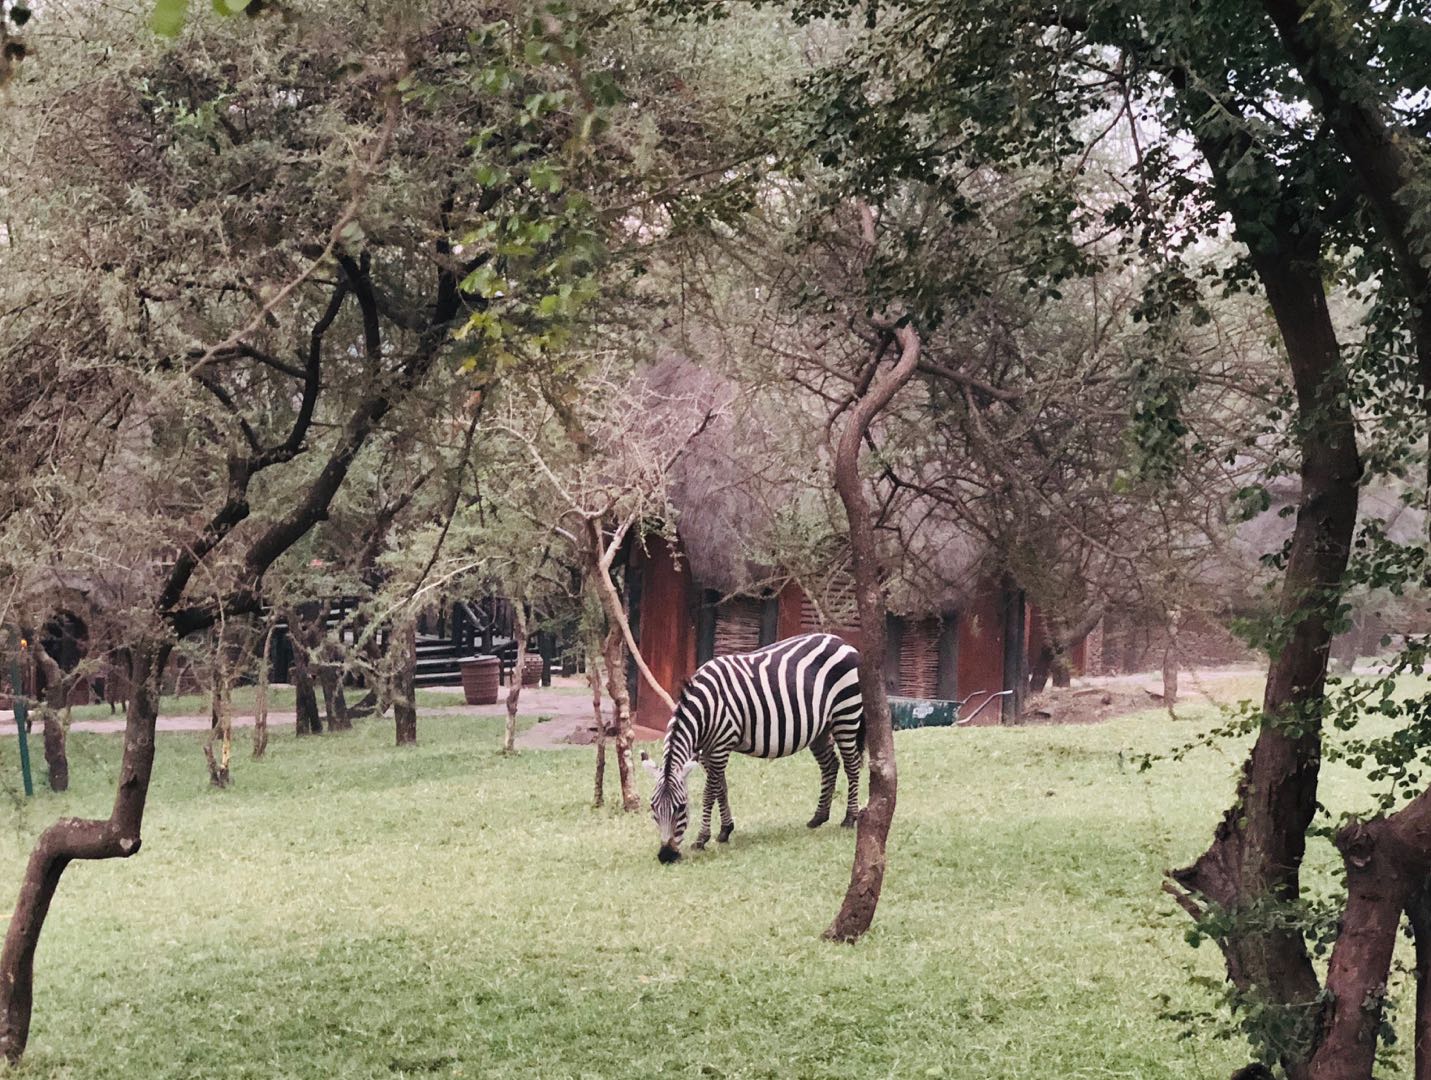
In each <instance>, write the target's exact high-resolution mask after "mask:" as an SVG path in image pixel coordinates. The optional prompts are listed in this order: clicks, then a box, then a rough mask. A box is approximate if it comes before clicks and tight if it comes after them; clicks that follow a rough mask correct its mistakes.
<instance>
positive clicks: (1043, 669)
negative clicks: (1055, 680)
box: [1029, 645, 1053, 694]
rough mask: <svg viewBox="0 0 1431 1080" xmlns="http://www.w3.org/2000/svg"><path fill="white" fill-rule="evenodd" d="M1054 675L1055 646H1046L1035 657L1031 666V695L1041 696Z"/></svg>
mask: <svg viewBox="0 0 1431 1080" xmlns="http://www.w3.org/2000/svg"><path fill="white" fill-rule="evenodd" d="M1052 674H1053V646H1051V645H1045V646H1043V647H1042V648H1041V649H1039V651H1038V652H1037V653H1036V654H1035V655H1034V658H1033V663H1032V664H1030V665H1029V693H1031V694H1041V693H1043V691H1044V690H1045V689H1046V688H1047V686H1048V679H1049V676H1050V675H1052Z"/></svg>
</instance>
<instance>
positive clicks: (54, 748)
mask: <svg viewBox="0 0 1431 1080" xmlns="http://www.w3.org/2000/svg"><path fill="white" fill-rule="evenodd" d="M31 654H32V655H33V656H34V658H35V663H36V665H37V666H38V667H39V668H40V670H41V671H42V672H43V673H44V676H45V697H44V700H43V701H41V702H39V705H40V725H41V730H42V731H43V732H44V737H45V766H46V769H47V770H48V773H49V784H50V790H51V791H68V790H69V789H70V759H69V753H68V748H67V747H66V731H65V720H64V714H65V711H66V708H67V705H68V701H69V680H68V679H67V678H66V677H65V672H64V670H63V669H61V667H60V665H59V663H58V662H57V661H56V660H55V658H54V657H53V656H51V655H50V652H49V650H48V649H46V648H45V646H44V645H43V644H39V645H37V646H36V647H35V648H34V649H32V650H31Z"/></svg>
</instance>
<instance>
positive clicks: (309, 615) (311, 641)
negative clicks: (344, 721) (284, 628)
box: [287, 602, 327, 735]
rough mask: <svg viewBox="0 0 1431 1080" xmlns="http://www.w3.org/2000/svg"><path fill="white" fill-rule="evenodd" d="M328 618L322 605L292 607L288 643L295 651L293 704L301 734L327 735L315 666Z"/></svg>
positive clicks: (311, 604) (289, 616)
mask: <svg viewBox="0 0 1431 1080" xmlns="http://www.w3.org/2000/svg"><path fill="white" fill-rule="evenodd" d="M326 621H327V611H326V609H325V608H324V607H323V606H322V605H321V604H316V603H312V602H309V603H303V604H299V605H297V606H295V607H292V608H290V609H289V610H288V616H287V622H288V643H289V645H290V646H291V647H292V650H293V665H292V679H293V697H294V702H293V704H294V712H295V713H296V722H297V731H298V734H299V735H321V734H323V717H322V714H321V713H320V712H319V711H318V694H317V691H316V688H315V686H314V678H313V675H314V672H313V668H314V664H315V661H316V659H317V649H318V645H319V644H320V642H321V641H322V630H321V629H320V628H321V627H322V625H323V624H324V623H325V622H326Z"/></svg>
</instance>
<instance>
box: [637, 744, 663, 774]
mask: <svg viewBox="0 0 1431 1080" xmlns="http://www.w3.org/2000/svg"><path fill="white" fill-rule="evenodd" d="M641 764H642V766H644V767H645V769H646V771H647V772H648V773H650V774H651V775H652V776H660V775H661V767H660V766H659V765H657V764H656V763H655V762H654V761H652V760H651V755H650V754H648V753H646V751H644V750H642V751H641Z"/></svg>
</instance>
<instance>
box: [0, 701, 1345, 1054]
mask: <svg viewBox="0 0 1431 1080" xmlns="http://www.w3.org/2000/svg"><path fill="white" fill-rule="evenodd" d="M1193 726H1194V724H1193V723H1191V722H1184V723H1177V724H1173V723H1171V722H1169V721H1168V720H1167V719H1166V717H1165V716H1163V715H1161V714H1147V715H1145V716H1142V717H1135V718H1129V719H1125V720H1120V721H1117V722H1114V723H1110V724H1107V725H1103V726H1097V727H1062V728H1059V727H1033V728H1023V729H982V730H960V731H953V730H947V729H946V730H929V731H917V732H907V733H901V734H900V735H899V736H898V740H897V743H898V754H899V768H900V798H899V811H898V816H897V821H896V825H895V831H894V834H893V838H892V841H891V854H890V868H889V875H888V878H887V881H886V886H885V894H884V899H883V902H882V904H881V906H880V911H879V916H878V919H877V922H876V928H875V930H874V932H873V933H872V934H871V935H870V936H869V937H867V938H866V939H865V940H864V941H863V942H861V943H860V944H858V945H856V946H853V947H850V946H836V945H831V944H827V943H825V942H823V941H821V940H820V937H819V935H820V931H821V930H822V929H824V927H825V926H826V925H827V923H828V922H829V919H830V917H831V915H832V914H833V913H834V910H835V908H836V906H837V905H838V901H839V898H840V896H841V895H842V893H843V889H844V886H845V883H846V881H847V878H848V871H849V857H850V852H851V848H852V842H853V834H852V833H850V832H847V831H844V830H840V829H837V828H833V827H826V828H825V829H822V830H820V831H819V832H816V833H810V832H809V831H808V830H806V829H805V828H804V826H803V822H804V820H805V819H806V818H807V817H808V816H809V814H810V811H811V809H812V808H813V803H814V796H815V789H816V779H817V772H816V768H815V765H814V762H813V760H812V759H810V758H809V757H808V755H805V756H802V757H801V758H798V759H796V760H793V761H782V762H775V763H763V762H755V761H750V760H748V759H744V758H738V759H737V760H736V761H734V762H733V763H732V767H731V791H732V799H733V804H734V809H735V813H736V826H737V827H736V832H735V837H734V840H733V842H732V843H731V845H730V846H729V847H726V848H716V847H715V846H714V845H713V846H712V850H711V851H709V852H706V853H694V854H692V855H691V856H689V857H688V858H686V859H685V860H684V861H683V862H681V863H680V864H677V865H675V866H673V867H664V866H661V865H659V864H658V863H657V861H656V858H655V854H656V838H655V831H654V828H653V827H652V826H651V824H650V822H649V819H648V818H647V816H646V815H645V814H644V813H642V814H641V815H639V816H637V815H631V816H623V815H621V814H619V813H617V812H615V811H613V810H610V809H607V810H601V811H594V810H592V809H590V807H589V806H588V803H589V800H590V773H591V764H592V756H591V753H590V751H577V750H558V751H547V752H527V753H523V754H521V755H520V756H518V757H515V758H504V757H501V756H500V755H498V754H497V753H495V752H494V749H495V747H496V745H497V740H498V730H499V727H498V721H496V720H490V721H486V720H484V721H476V720H470V719H460V718H452V717H444V718H441V719H424V720H423V721H422V724H421V729H420V737H421V740H422V744H421V746H419V747H418V748H416V749H415V750H407V751H398V750H396V749H394V748H393V747H392V746H390V745H389V744H390V742H391V738H392V736H391V729H390V726H389V725H388V724H387V723H382V722H374V721H368V722H365V723H364V724H363V725H361V726H360V729H359V730H358V731H357V732H355V733H353V734H352V735H346V736H336V737H334V736H328V735H325V736H322V737H321V738H312V739H307V740H304V741H302V742H299V741H297V740H295V739H294V738H293V737H292V736H291V735H284V734H279V735H276V736H275V738H274V742H273V745H272V747H271V750H270V758H269V760H267V761H265V762H260V763H254V762H252V761H250V760H249V759H248V758H247V756H246V754H247V749H248V744H247V741H246V740H247V733H242V734H241V737H240V742H239V745H238V747H237V750H238V751H239V753H238V754H237V756H236V786H235V787H234V788H233V789H232V790H229V791H226V792H217V791H211V790H209V789H208V787H207V786H206V782H205V771H204V766H203V760H202V757H201V754H200V750H199V741H198V737H197V736H191V735H184V734H172V735H161V736H160V747H159V760H158V766H157V769H156V774H155V782H154V789H153V793H152V795H151V799H150V810H149V814H148V818H147V821H146V824H145V836H144V848H143V851H142V852H141V853H140V854H139V855H138V856H137V857H136V858H134V859H132V860H129V861H127V862H122V863H121V862H112V863H104V864H89V865H83V864H79V865H75V866H73V867H72V868H71V869H70V871H69V872H68V874H67V875H66V877H65V880H64V882H63V884H62V886H61V889H60V894H59V897H58V899H57V901H56V903H55V906H54V908H53V910H52V913H51V916H50V921H49V925H48V927H47V929H46V931H45V937H44V940H43V941H42V943H41V946H40V952H39V958H38V963H37V974H36V994H37V1003H36V1010H35V1024H34V1032H33V1039H32V1042H31V1049H30V1054H29V1057H28V1058H27V1060H26V1064H25V1066H24V1067H23V1068H22V1069H21V1070H20V1073H19V1074H18V1075H21V1076H23V1077H65V1078H72V1080H73V1078H88V1077H126V1078H156V1077H253V1078H273V1077H314V1078H319V1077H322V1078H328V1077H344V1078H349V1077H385V1078H387V1077H452V1076H466V1077H655V1076H673V1077H771V1078H775V1077H781V1078H785V1077H909V1076H913V1077H923V1076H945V1077H979V1078H982V1077H999V1078H1009V1080H1013V1078H1019V1080H1025V1078H1027V1077H1030V1076H1038V1077H1041V1078H1063V1077H1080V1078H1086V1077H1135V1078H1144V1080H1150V1078H1159V1077H1167V1078H1178V1080H1189V1078H1196V1077H1209V1078H1211V1077H1217V1078H1221V1077H1225V1076H1227V1075H1228V1073H1229V1071H1230V1070H1231V1069H1232V1068H1233V1067H1234V1066H1235V1065H1237V1064H1241V1063H1245V1062H1246V1060H1247V1058H1246V1056H1245V1052H1242V1051H1241V1050H1240V1048H1239V1047H1238V1046H1237V1045H1236V1044H1235V1043H1229V1042H1226V1041H1221V1040H1218V1039H1216V1038H1214V1037H1213V1036H1212V1035H1211V1033H1210V1032H1208V1031H1207V1030H1205V1029H1198V1030H1196V1031H1194V1032H1193V1033H1192V1034H1190V1035H1188V1034H1186V1033H1185V1026H1186V1025H1183V1024H1180V1023H1176V1022H1173V1021H1171V1020H1168V1019H1165V1018H1164V1014H1165V1013H1167V1012H1168V1011H1173V1010H1193V1011H1197V1010H1203V1009H1207V1008H1209V1007H1210V1005H1211V997H1210V995H1209V993H1208V992H1207V991H1206V990H1201V989H1197V988H1196V987H1195V986H1193V985H1192V984H1190V982H1189V976H1190V975H1193V974H1201V975H1211V976H1215V975H1217V974H1218V971H1219V968H1218V964H1217V957H1216V956H1215V954H1214V950H1212V949H1210V948H1206V947H1205V948H1203V949H1201V950H1198V951H1193V950H1190V949H1189V948H1188V947H1187V946H1186V945H1185V944H1184V942H1183V940H1182V935H1183V932H1184V930H1185V928H1186V920H1185V919H1184V917H1183V916H1182V915H1181V914H1180V913H1178V912H1176V911H1175V909H1174V908H1173V906H1172V904H1171V902H1170V901H1169V900H1168V898H1167V897H1165V896H1162V895H1161V894H1160V893H1159V891H1158V885H1159V881H1160V874H1161V871H1162V870H1163V868H1164V867H1167V866H1169V865H1178V864H1181V863H1183V862H1185V861H1187V860H1188V859H1190V858H1191V857H1192V856H1194V855H1195V854H1196V853H1197V852H1198V851H1200V850H1201V848H1202V846H1203V845H1204V843H1205V842H1206V840H1207V838H1208V836H1209V834H1210V830H1211V828H1212V825H1213V823H1214V822H1215V820H1216V818H1217V816H1218V814H1219V812H1220V811H1221V809H1222V808H1223V806H1224V805H1225V804H1226V802H1227V801H1228V798H1229V795H1230V791H1231V776H1232V772H1233V769H1234V765H1235V761H1236V758H1237V756H1238V755H1237V754H1236V753H1234V752H1230V753H1229V754H1227V755H1225V756H1224V755H1220V754H1218V753H1216V752H1211V751H1204V752H1199V753H1197V754H1194V755H1193V756H1192V758H1190V759H1189V760H1188V761H1186V762H1184V763H1182V764H1180V765H1176V766H1174V765H1163V766H1159V767H1158V768H1156V769H1154V770H1153V771H1152V772H1148V773H1139V772H1138V771H1137V769H1136V767H1135V766H1134V765H1133V764H1132V762H1131V761H1130V759H1129V755H1130V754H1131V753H1133V752H1136V751H1142V750H1148V749H1157V748H1160V747H1169V746H1171V745H1173V744H1174V743H1176V742H1179V741H1181V740H1182V739H1184V738H1186V736H1187V734H1188V732H1189V731H1190V729H1191V728H1192V727H1193ZM72 744H73V755H72V757H73V768H74V780H73V783H74V790H73V791H72V792H71V793H70V794H69V795H67V796H65V797H56V796H53V795H43V796H40V797H37V798H36V799H35V800H33V801H32V802H31V803H29V804H27V805H25V806H24V807H23V808H22V809H19V810H16V811H14V812H13V815H12V822H11V826H10V828H9V829H8V830H5V831H4V833H3V835H2V836H0V867H3V873H4V877H3V881H0V896H3V903H4V904H5V905H6V910H8V904H9V903H10V898H11V897H12V896H13V894H14V889H15V887H16V884H17V882H18V877H19V871H20V868H21V865H22V863H23V858H24V855H25V853H26V851H27V850H28V847H29V843H30V841H31V839H32V838H33V836H34V835H35V833H36V832H37V830H38V829H39V828H41V827H42V826H43V825H44V824H45V823H47V822H48V821H50V820H52V819H53V818H54V817H55V816H57V815H60V814H70V813H82V814H91V813H96V812H107V807H108V804H109V801H110V798H111V794H112V784H113V781H114V778H115V772H116V762H117V756H118V749H119V743H118V739H117V737H113V736H96V735H88V736H86V735H76V736H74V737H73V739H72ZM14 753H15V751H14V744H13V742H11V743H5V744H0V754H3V755H4V756H3V759H0V773H3V775H5V776H6V777H11V778H13V775H14V773H15V761H14ZM612 771H613V781H614V769H613V770H612ZM7 782H11V781H7ZM1337 784H1338V781H1336V780H1335V778H1334V781H1333V783H1332V784H1331V786H1330V788H1329V792H1330V794H1329V797H1332V798H1334V797H1335V795H1336V793H1337V791H1339V790H1342V789H1339V788H1338V786H1337Z"/></svg>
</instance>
